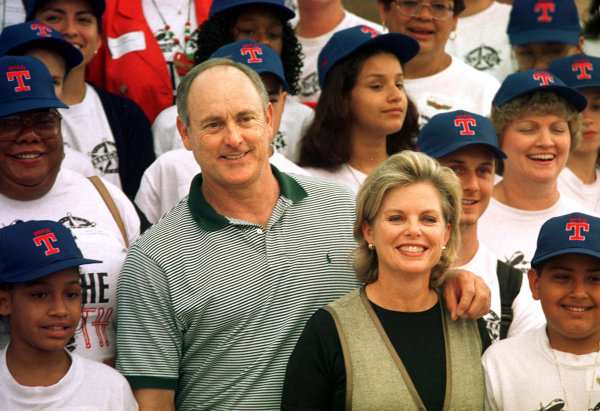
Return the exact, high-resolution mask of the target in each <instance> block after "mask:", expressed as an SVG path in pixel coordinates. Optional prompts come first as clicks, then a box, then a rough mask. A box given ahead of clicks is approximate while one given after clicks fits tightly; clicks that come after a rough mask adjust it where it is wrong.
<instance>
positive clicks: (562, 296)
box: [483, 213, 600, 410]
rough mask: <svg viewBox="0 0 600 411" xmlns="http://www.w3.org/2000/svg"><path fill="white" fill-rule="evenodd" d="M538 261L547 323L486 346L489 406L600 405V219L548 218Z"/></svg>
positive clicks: (538, 291) (536, 275) (533, 275)
mask: <svg viewBox="0 0 600 411" xmlns="http://www.w3.org/2000/svg"><path fill="white" fill-rule="evenodd" d="M531 266H532V268H531V269H530V270H529V272H528V273H527V275H528V277H529V286H530V287H531V291H532V293H533V298H535V299H536V300H540V301H541V304H542V309H543V310H544V314H545V316H546V325H545V326H544V327H541V328H539V329H537V330H534V331H532V332H530V333H527V334H524V335H520V336H518V337H515V338H509V339H507V340H504V341H500V342H499V343H498V344H494V345H493V346H492V347H490V348H489V349H488V350H487V351H486V352H485V354H484V356H483V367H484V372H485V383H486V409H488V410H533V409H544V410H550V409H552V410H563V409H564V410H597V409H600V378H598V377H600V370H599V369H598V360H599V359H600V358H599V356H600V351H599V349H600V345H599V344H600V219H599V218H596V217H592V216H589V215H586V214H582V213H572V214H567V215H563V216H560V217H554V218H551V219H549V220H548V221H546V222H545V223H544V225H542V228H541V229H540V233H539V236H538V240H537V249H536V251H535V254H534V256H533V259H532V261H531Z"/></svg>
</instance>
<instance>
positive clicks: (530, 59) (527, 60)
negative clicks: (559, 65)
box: [513, 44, 571, 70]
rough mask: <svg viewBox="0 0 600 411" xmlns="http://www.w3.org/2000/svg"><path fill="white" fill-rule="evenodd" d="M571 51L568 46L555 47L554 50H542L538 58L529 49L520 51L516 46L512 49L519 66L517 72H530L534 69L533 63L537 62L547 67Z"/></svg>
mask: <svg viewBox="0 0 600 411" xmlns="http://www.w3.org/2000/svg"><path fill="white" fill-rule="evenodd" d="M570 49H571V45H570V44H566V45H560V46H559V45H557V46H556V48H554V49H549V50H544V54H542V55H541V56H538V55H537V54H536V53H534V52H533V51H531V50H529V49H527V48H526V49H520V48H518V46H515V47H514V49H513V50H514V54H515V57H516V59H517V63H518V64H519V70H530V69H533V68H537V67H535V62H536V61H539V62H541V63H543V64H544V66H545V67H548V66H549V65H550V63H552V62H553V61H554V60H558V59H560V58H563V57H565V56H566V55H567V54H568V52H569V50H570Z"/></svg>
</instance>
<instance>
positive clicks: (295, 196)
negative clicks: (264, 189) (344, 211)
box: [188, 165, 308, 231]
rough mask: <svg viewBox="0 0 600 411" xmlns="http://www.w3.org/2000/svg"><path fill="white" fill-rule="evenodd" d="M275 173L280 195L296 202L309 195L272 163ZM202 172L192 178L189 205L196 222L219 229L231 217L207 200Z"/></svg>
mask: <svg viewBox="0 0 600 411" xmlns="http://www.w3.org/2000/svg"><path fill="white" fill-rule="evenodd" d="M271 170H272V171H273V175H274V176H275V178H276V179H277V182H278V183H279V189H280V190H281V192H280V196H283V197H286V198H288V199H290V200H291V201H292V202H294V203H296V202H298V201H300V200H302V199H304V198H306V197H307V196H308V193H307V192H306V191H305V190H304V188H302V186H301V185H300V184H298V182H297V181H296V180H294V179H293V178H292V177H290V176H288V175H287V174H285V173H282V172H281V171H279V170H278V169H277V168H276V167H275V166H273V165H271ZM201 186H202V173H200V174H197V175H196V176H195V177H194V179H193V180H192V186H191V187H190V196H189V198H188V206H189V208H190V213H191V214H192V218H193V219H194V221H196V223H197V224H198V225H199V226H200V227H201V228H203V229H205V230H207V231H217V230H220V229H221V228H223V227H225V226H227V225H228V224H229V219H228V218H227V217H225V216H222V215H221V214H219V213H217V212H216V211H215V209H214V208H213V207H212V206H211V205H210V204H209V203H208V201H206V199H205V198H204V194H202V189H201V188H200V187H201Z"/></svg>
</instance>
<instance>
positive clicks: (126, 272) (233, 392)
mask: <svg viewBox="0 0 600 411" xmlns="http://www.w3.org/2000/svg"><path fill="white" fill-rule="evenodd" d="M272 169H273V173H274V175H275V177H276V178H277V180H278V182H279V186H280V197H279V200H278V202H277V204H276V206H275V208H274V210H273V212H272V214H271V218H270V220H269V223H268V225H267V228H266V229H265V228H263V227H261V226H260V225H256V224H253V223H249V222H247V221H242V220H238V219H233V218H227V217H224V216H222V215H219V214H218V213H217V212H216V211H215V210H214V209H213V208H212V207H211V206H210V205H209V204H208V202H207V201H206V200H205V198H204V196H203V195H202V191H201V189H200V186H201V184H202V175H201V174H199V175H197V176H196V177H195V178H194V180H193V182H192V186H191V189H190V194H189V196H188V197H186V198H184V199H182V200H181V202H180V203H179V204H178V205H177V206H175V208H173V210H171V211H170V212H169V213H168V214H166V215H165V216H164V217H163V218H162V219H161V220H160V221H159V222H157V223H156V224H155V225H154V226H153V227H152V228H150V229H149V230H148V231H146V233H145V234H144V235H143V236H142V237H141V238H140V239H139V240H138V241H137V242H136V243H135V244H134V245H133V246H132V247H131V248H130V250H129V252H128V255H127V259H126V260H125V264H124V266H123V270H122V271H121V276H120V279H119V285H118V291H117V296H118V298H117V303H118V311H117V312H118V331H117V347H118V357H117V368H118V369H119V370H120V371H121V372H122V373H123V374H124V375H125V376H126V377H127V379H128V380H129V382H130V383H131V385H132V387H133V388H165V389H171V390H176V396H175V405H176V407H177V409H181V410H189V409H222V410H233V409H235V410H242V409H255V410H256V409H260V410H268V409H273V410H275V409H279V408H280V401H281V389H282V385H283V377H284V373H285V367H286V364H287V361H288V357H289V355H290V353H291V351H292V349H293V348H294V345H295V343H296V340H297V339H298V337H299V335H300V333H301V332H302V330H303V328H304V324H305V323H306V321H307V320H308V318H309V317H310V316H311V315H312V314H313V313H314V312H315V311H316V310H317V309H318V308H319V307H322V306H324V305H326V304H328V303H330V302H332V301H334V300H335V299H337V298H339V297H341V296H343V295H345V294H347V293H348V292H350V291H351V290H353V289H354V288H356V287H357V286H358V285H359V283H358V282H357V281H356V279H355V277H354V274H353V272H352V268H351V264H350V262H349V260H348V255H349V253H350V252H351V251H352V250H353V249H354V248H355V247H356V243H355V242H354V240H353V238H352V224H353V221H354V201H355V200H354V193H353V192H352V191H350V190H349V189H347V188H345V187H343V186H342V185H340V184H339V183H336V182H329V181H325V180H317V179H313V178H310V177H301V176H296V175H293V176H291V175H287V174H284V173H281V172H279V171H278V170H277V169H276V168H274V167H273V168H272Z"/></svg>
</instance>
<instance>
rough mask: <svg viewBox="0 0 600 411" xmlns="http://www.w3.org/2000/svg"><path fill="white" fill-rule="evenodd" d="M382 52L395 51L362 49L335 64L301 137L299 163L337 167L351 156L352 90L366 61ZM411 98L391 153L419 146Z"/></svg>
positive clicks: (389, 143) (389, 142) (391, 139)
mask: <svg viewBox="0 0 600 411" xmlns="http://www.w3.org/2000/svg"><path fill="white" fill-rule="evenodd" d="M381 53H392V52H391V51H390V50H389V49H387V48H385V47H374V48H367V49H363V50H359V51H357V52H355V53H353V54H351V55H350V56H349V57H347V58H346V59H344V60H342V61H341V62H338V63H336V64H335V65H334V66H333V67H332V68H331V70H330V71H329V73H328V74H327V79H326V81H325V84H324V86H323V90H322V91H321V96H320V97H319V102H318V103H317V108H316V110H315V118H314V120H313V122H312V123H311V124H310V126H309V127H308V129H307V130H306V133H305V134H304V136H303V137H302V140H301V141H300V159H299V161H298V165H300V166H301V167H318V168H323V169H326V170H335V169H336V168H338V167H339V166H341V165H342V164H345V163H347V162H348V161H349V160H350V133H351V130H352V117H351V116H350V98H351V92H352V89H353V88H354V85H355V83H356V78H357V77H358V74H359V73H360V70H361V69H362V66H363V63H364V62H365V61H366V60H367V59H368V58H370V57H372V56H375V55H377V54H381ZM392 54H393V53H392ZM407 99H408V107H407V110H406V117H405V119H404V123H403V124H402V128H401V129H400V131H398V132H396V133H394V134H390V135H388V136H387V142H386V148H387V153H388V155H392V154H395V153H397V152H399V151H403V150H414V148H415V146H414V141H415V139H416V136H417V134H418V133H419V121H418V119H419V114H418V111H417V107H416V106H415V105H414V104H413V102H412V101H411V100H410V99H409V98H408V96H407Z"/></svg>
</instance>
